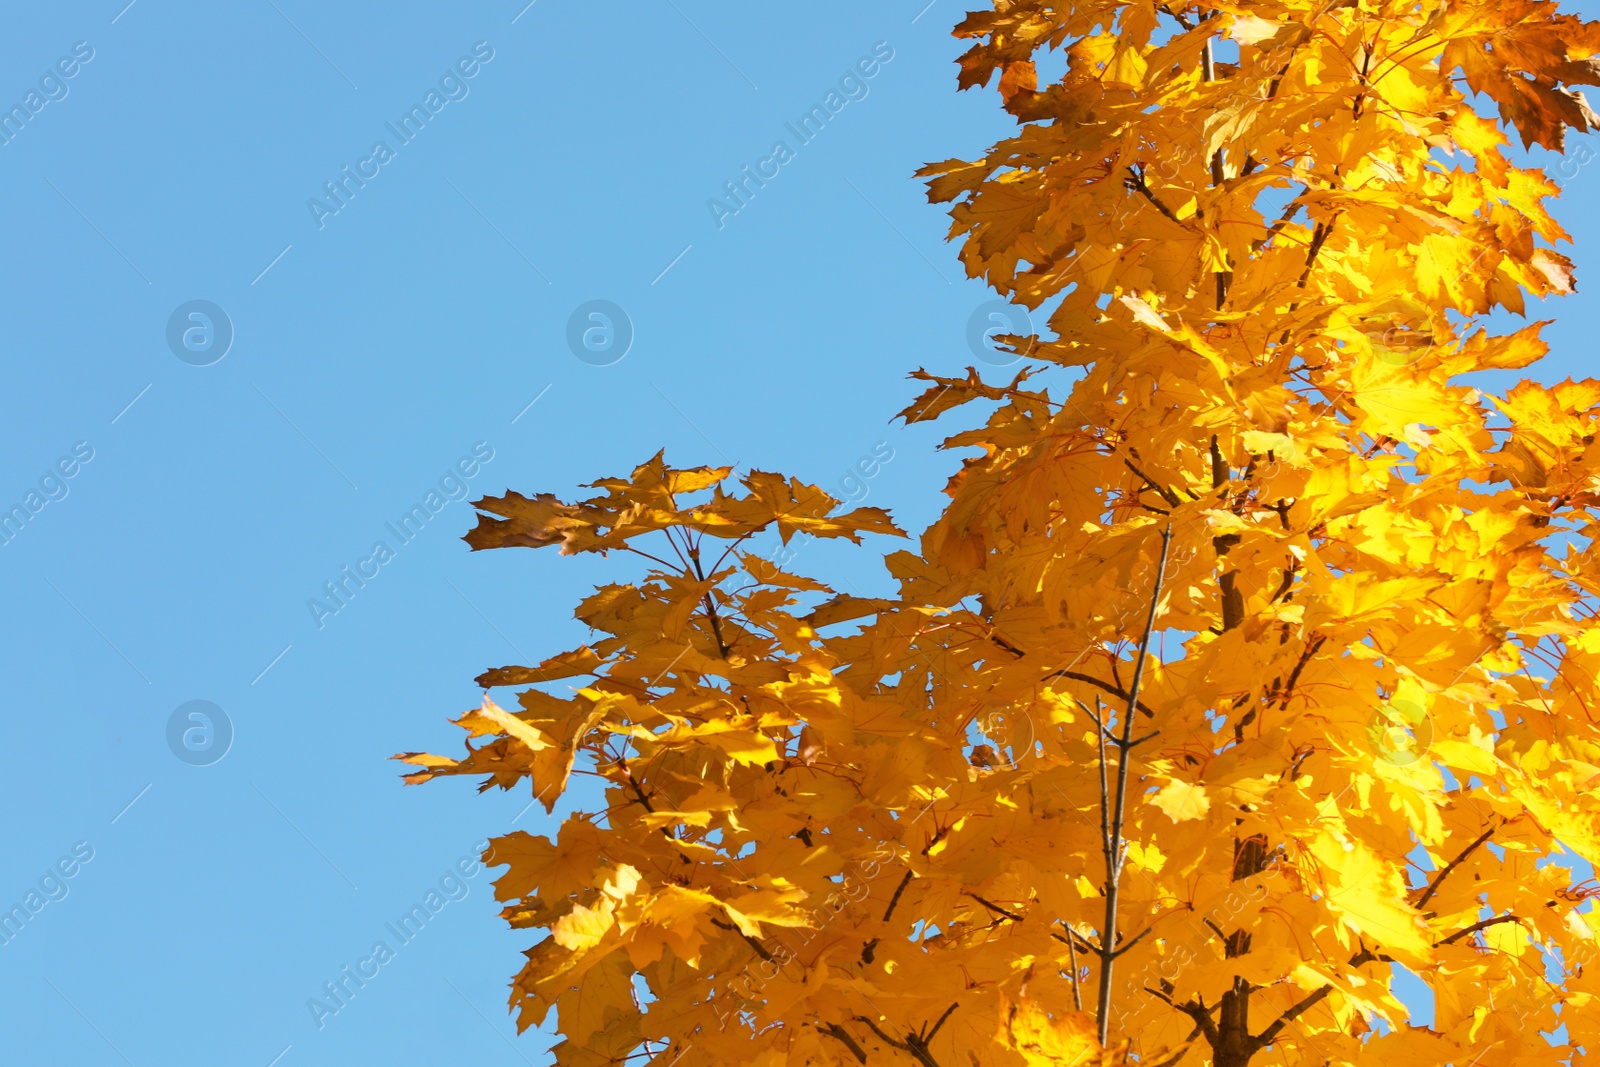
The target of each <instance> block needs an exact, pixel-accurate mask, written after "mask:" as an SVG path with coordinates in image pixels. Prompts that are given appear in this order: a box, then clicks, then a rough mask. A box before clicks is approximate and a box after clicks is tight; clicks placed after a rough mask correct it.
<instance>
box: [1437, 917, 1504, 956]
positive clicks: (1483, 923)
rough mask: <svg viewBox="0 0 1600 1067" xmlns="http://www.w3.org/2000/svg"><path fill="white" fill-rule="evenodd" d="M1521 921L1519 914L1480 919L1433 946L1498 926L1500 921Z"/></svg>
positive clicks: (1449, 942)
mask: <svg viewBox="0 0 1600 1067" xmlns="http://www.w3.org/2000/svg"><path fill="white" fill-rule="evenodd" d="M1521 921H1522V917H1521V916H1519V915H1496V916H1495V917H1494V918H1492V919H1480V920H1479V921H1478V922H1475V923H1473V924H1472V925H1471V926H1469V927H1467V928H1466V929H1465V930H1457V931H1456V932H1455V933H1453V934H1451V935H1450V936H1449V937H1447V938H1445V939H1444V940H1443V941H1439V942H1436V943H1435V945H1434V947H1435V948H1437V947H1438V946H1439V945H1448V944H1451V943H1453V942H1456V941H1459V940H1461V939H1462V938H1463V937H1466V936H1467V935H1468V934H1475V933H1477V932H1478V931H1479V930H1487V929H1488V928H1489V927H1491V926H1499V925H1500V924H1501V923H1519V922H1521Z"/></svg>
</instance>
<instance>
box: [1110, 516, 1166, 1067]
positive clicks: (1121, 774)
mask: <svg viewBox="0 0 1600 1067" xmlns="http://www.w3.org/2000/svg"><path fill="white" fill-rule="evenodd" d="M1171 547H1172V524H1171V523H1168V524H1167V527H1166V529H1165V530H1163V531H1162V533H1161V558H1160V561H1159V562H1158V564H1157V566H1156V577H1155V582H1154V588H1152V589H1151V591H1150V610H1149V612H1147V613H1146V615H1145V622H1144V636H1143V637H1141V638H1140V639H1139V652H1138V660H1137V662H1136V663H1135V665H1134V668H1133V681H1132V683H1131V684H1130V685H1129V687H1128V704H1127V707H1126V708H1125V709H1124V711H1123V714H1122V723H1121V725H1122V739H1121V743H1120V751H1121V757H1120V758H1119V759H1118V760H1117V792H1116V800H1115V805H1116V806H1115V807H1114V808H1112V809H1110V810H1108V808H1107V801H1108V800H1109V796H1108V793H1109V789H1108V783H1107V782H1106V744H1105V731H1104V730H1102V731H1100V732H1099V733H1098V735H1097V736H1098V737H1099V738H1100V742H1099V745H1100V827H1101V832H1102V834H1103V835H1104V836H1103V838H1102V841H1101V852H1102V853H1103V855H1104V857H1105V865H1106V880H1105V895H1106V904H1105V920H1104V923H1103V924H1102V925H1101V927H1100V989H1099V998H1098V1002H1097V1004H1096V1008H1095V1020H1096V1023H1097V1025H1098V1029H1099V1037H1100V1044H1102V1045H1104V1044H1105V1043H1106V1037H1107V1036H1108V1034H1109V1032H1110V1027H1111V980H1112V969H1113V967H1114V966H1115V964H1116V960H1117V956H1118V955H1119V953H1118V952H1117V949H1116V943H1117V903H1118V899H1119V889H1120V886H1121V882H1122V864H1123V861H1124V859H1125V858H1126V855H1127V848H1126V846H1125V845H1124V844H1123V841H1122V825H1123V815H1124V812H1125V811H1126V806H1127V797H1128V771H1129V768H1130V766H1131V762H1132V761H1131V760H1130V759H1129V758H1128V755H1129V754H1128V749H1129V747H1130V746H1131V744H1132V742H1133V722H1134V718H1135V709H1137V708H1138V706H1139V689H1140V687H1141V686H1142V685H1143V684H1144V672H1145V666H1146V664H1148V662H1149V654H1150V636H1151V634H1152V633H1154V631H1155V627H1156V612H1157V610H1158V609H1159V608H1160V604H1161V582H1162V578H1163V576H1164V575H1165V574H1166V571H1167V554H1168V551H1169V550H1170V549H1171ZM1104 717H1105V716H1104V713H1103V712H1102V713H1101V718H1102V719H1103V718H1104ZM1147 932H1148V931H1147ZM1129 947H1132V946H1131V945H1130V946H1129Z"/></svg>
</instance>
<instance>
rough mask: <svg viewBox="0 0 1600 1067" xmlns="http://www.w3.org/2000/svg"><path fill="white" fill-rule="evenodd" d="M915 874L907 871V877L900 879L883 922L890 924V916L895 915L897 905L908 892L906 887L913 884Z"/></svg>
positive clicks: (884, 914)
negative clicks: (902, 894)
mask: <svg viewBox="0 0 1600 1067" xmlns="http://www.w3.org/2000/svg"><path fill="white" fill-rule="evenodd" d="M912 874H913V872H911V871H907V872H906V876H905V877H904V878H902V879H900V884H899V885H898V886H896V887H895V891H894V896H892V897H890V898H889V907H888V909H887V910H886V911H885V912H884V913H883V921H884V922H888V921H889V916H891V915H893V914H894V909H895V905H896V904H899V903H900V894H901V893H904V892H905V891H906V886H908V885H910V884H911V878H912Z"/></svg>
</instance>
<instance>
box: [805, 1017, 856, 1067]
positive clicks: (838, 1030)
mask: <svg viewBox="0 0 1600 1067" xmlns="http://www.w3.org/2000/svg"><path fill="white" fill-rule="evenodd" d="M817 1029H818V1030H821V1031H822V1032H823V1033H825V1034H827V1035H828V1036H829V1037H832V1038H835V1039H836V1040H838V1041H840V1042H841V1043H843V1045H844V1047H845V1048H847V1049H849V1050H850V1054H851V1055H852V1056H854V1057H855V1058H856V1060H857V1062H859V1063H866V1062H867V1050H866V1049H864V1048H862V1047H861V1046H860V1045H859V1044H857V1043H856V1039H855V1038H853V1037H851V1036H850V1031H848V1030H846V1029H845V1028H844V1027H842V1026H840V1025H839V1024H838V1023H829V1024H828V1025H827V1026H819V1027H817Z"/></svg>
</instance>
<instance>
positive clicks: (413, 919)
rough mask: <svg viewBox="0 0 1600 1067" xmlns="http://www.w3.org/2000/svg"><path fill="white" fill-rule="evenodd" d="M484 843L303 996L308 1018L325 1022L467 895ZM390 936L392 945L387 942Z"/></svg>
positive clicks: (320, 1023)
mask: <svg viewBox="0 0 1600 1067" xmlns="http://www.w3.org/2000/svg"><path fill="white" fill-rule="evenodd" d="M488 847H489V842H488V841H480V842H479V843H478V844H477V845H475V846H473V851H472V852H469V853H468V854H466V855H464V856H462V857H461V858H459V859H457V860H456V862H455V863H454V865H452V866H451V867H449V868H447V869H446V870H445V872H444V873H443V874H441V875H440V876H439V884H438V888H434V887H433V886H429V887H428V891H427V892H426V893H424V894H423V896H422V902H421V903H420V904H412V905H411V908H410V910H409V911H407V912H405V913H404V914H402V915H401V916H400V917H399V918H398V919H396V920H395V921H393V922H387V923H384V924H383V928H384V931H385V932H386V933H387V935H388V936H387V937H381V938H379V939H378V940H377V941H374V942H373V943H372V948H371V949H370V950H369V951H368V952H367V954H366V955H365V956H363V957H361V958H360V959H358V960H356V962H355V964H354V965H353V966H352V965H351V964H348V963H347V964H345V965H344V966H343V967H341V968H340V969H339V973H338V975H337V977H335V978H333V979H331V980H329V981H326V982H323V983H322V995H321V996H318V997H307V998H306V1009H307V1010H308V1011H310V1012H311V1021H312V1022H314V1023H316V1024H317V1029H318V1030H321V1029H322V1028H323V1027H325V1026H327V1025H328V1019H330V1018H331V1017H333V1016H335V1015H338V1014H339V1013H340V1012H341V1011H343V1010H344V1009H346V1008H348V1007H349V1006H350V1002H351V1001H353V1000H355V998H356V994H357V993H359V992H361V990H363V989H365V988H366V986H367V983H368V982H370V981H372V980H373V979H375V978H377V977H378V975H380V974H382V973H383V970H382V968H383V967H385V966H386V965H388V964H389V963H392V962H394V959H395V957H396V956H398V955H399V953H400V950H401V949H402V948H404V947H405V946H407V945H409V944H411V942H413V941H415V940H416V939H417V935H419V934H421V933H422V931H423V928H424V927H426V926H427V925H428V922H429V921H430V920H431V919H433V917H434V916H436V915H438V914H439V913H440V912H441V911H443V910H444V908H445V905H446V904H450V903H452V902H454V901H458V900H465V899H466V898H467V894H468V893H469V892H470V891H471V888H472V887H471V886H469V885H468V884H467V880H468V879H472V878H476V877H477V876H478V872H480V871H482V870H483V868H484V865H483V862H482V861H481V860H480V859H479V857H480V856H481V855H483V852H484V850H485V849H487V848H488ZM391 938H392V939H393V941H394V944H393V945H391V944H390V943H389V941H390V939H391Z"/></svg>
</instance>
